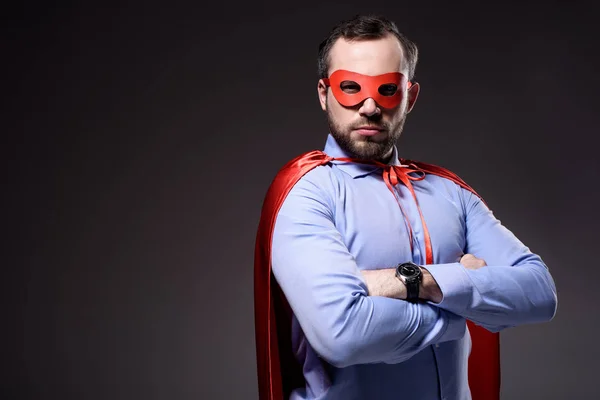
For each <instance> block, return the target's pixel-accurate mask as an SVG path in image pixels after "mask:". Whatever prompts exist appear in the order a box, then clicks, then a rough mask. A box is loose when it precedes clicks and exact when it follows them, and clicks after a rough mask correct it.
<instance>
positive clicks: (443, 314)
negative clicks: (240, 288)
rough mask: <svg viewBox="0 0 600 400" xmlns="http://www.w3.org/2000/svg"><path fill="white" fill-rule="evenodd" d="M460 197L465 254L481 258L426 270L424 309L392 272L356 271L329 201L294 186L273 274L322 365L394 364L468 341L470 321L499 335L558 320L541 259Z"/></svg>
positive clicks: (303, 184)
mask: <svg viewBox="0 0 600 400" xmlns="http://www.w3.org/2000/svg"><path fill="white" fill-rule="evenodd" d="M463 196H464V197H465V204H466V206H465V212H466V223H467V229H466V243H467V247H466V249H465V253H470V254H472V255H475V257H472V258H471V257H470V256H468V257H466V259H465V258H463V259H462V260H461V261H462V262H463V263H464V265H463V264H461V263H459V262H455V263H448V264H431V265H427V266H426V270H424V273H425V276H424V281H423V286H422V287H421V290H420V293H422V297H423V299H424V300H426V301H424V302H420V303H409V302H406V301H403V300H401V299H402V298H403V296H405V294H403V287H402V283H401V282H399V281H398V280H397V279H396V278H395V277H394V276H393V270H392V269H387V270H375V271H364V272H361V271H360V270H359V268H358V266H357V264H356V261H355V259H354V257H353V256H352V254H351V253H350V252H349V250H348V248H347V246H346V245H345V243H344V240H343V237H342V235H341V234H340V232H339V231H338V230H337V228H336V227H335V224H334V217H333V213H332V209H333V207H332V204H331V199H329V198H328V197H327V195H326V194H323V193H322V192H321V191H320V190H319V189H317V188H316V186H315V185H314V184H313V183H311V182H310V181H309V180H307V179H301V180H300V181H299V182H298V183H297V184H296V186H295V187H294V188H293V189H292V191H291V192H290V193H289V195H288V197H287V198H286V200H285V202H284V204H283V206H282V208H281V210H280V212H279V214H278V217H277V222H276V225H275V231H274V236H273V244H272V266H273V273H274V275H275V278H276V279H277V281H278V283H279V285H280V286H281V288H282V290H283V292H284V293H285V295H286V298H287V300H288V302H289V304H290V306H291V307H292V310H293V311H294V314H295V315H296V318H297V319H298V322H299V323H300V326H301V327H302V330H303V332H304V334H305V335H306V338H307V340H308V342H309V343H310V344H311V346H312V347H313V348H314V350H315V351H316V352H317V353H318V354H319V355H320V356H321V357H323V358H324V359H325V360H326V361H327V362H329V363H330V364H332V365H334V366H337V367H345V366H349V365H354V364H366V363H378V362H384V363H398V362H402V361H405V360H407V359H408V358H410V357H412V356H413V355H414V354H416V353H418V352H419V351H421V350H422V349H424V348H425V347H427V346H430V345H432V344H436V343H441V342H445V341H450V340H457V339H460V338H462V337H463V336H464V334H465V329H466V319H469V320H471V321H473V322H475V323H477V324H479V325H481V326H483V327H485V328H487V329H489V330H490V331H494V332H496V331H500V330H502V329H504V328H507V327H512V326H517V325H521V324H528V323H536V322H544V321H548V320H550V319H552V318H553V316H554V313H555V311H556V304H557V299H556V288H555V285H554V281H553V280H552V277H551V275H550V273H549V272H548V269H547V268H546V266H545V265H544V263H543V262H542V260H541V259H540V257H539V256H537V255H535V254H533V253H531V252H530V251H529V249H527V247H525V246H524V245H523V244H522V243H521V242H520V241H519V240H518V239H517V238H516V237H515V236H514V235H513V234H512V233H511V232H510V231H509V230H507V229H506V228H505V227H503V226H502V225H501V224H500V222H499V221H498V220H497V219H496V218H495V217H494V216H493V215H492V213H491V212H490V211H489V210H488V209H487V207H486V206H485V205H484V204H483V203H482V202H481V201H480V200H479V199H478V198H477V197H476V196H474V195H472V194H471V193H470V192H467V191H464V192H463ZM483 260H485V262H486V263H487V264H488V265H483V263H482V261H483Z"/></svg>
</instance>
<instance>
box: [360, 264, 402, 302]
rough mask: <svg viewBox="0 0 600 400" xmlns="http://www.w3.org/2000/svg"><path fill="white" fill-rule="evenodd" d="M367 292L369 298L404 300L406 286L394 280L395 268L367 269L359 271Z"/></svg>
mask: <svg viewBox="0 0 600 400" xmlns="http://www.w3.org/2000/svg"><path fill="white" fill-rule="evenodd" d="M360 272H361V274H362V276H363V278H364V280H365V282H366V283H367V289H368V290H369V296H382V297H389V298H391V299H401V300H404V299H406V286H404V283H402V282H401V281H400V280H399V279H398V278H396V269H395V268H385V269H367V270H362V271H360Z"/></svg>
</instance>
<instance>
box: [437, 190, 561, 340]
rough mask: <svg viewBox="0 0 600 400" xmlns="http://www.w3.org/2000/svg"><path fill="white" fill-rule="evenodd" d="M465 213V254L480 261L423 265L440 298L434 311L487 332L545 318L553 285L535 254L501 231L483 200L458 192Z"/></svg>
mask: <svg viewBox="0 0 600 400" xmlns="http://www.w3.org/2000/svg"><path fill="white" fill-rule="evenodd" d="M461 191H462V193H461V194H462V195H463V196H464V199H465V201H464V204H465V214H466V249H465V253H469V254H473V255H474V256H476V257H478V258H481V259H483V260H485V261H486V264H487V266H484V267H483V268H479V269H477V270H470V269H467V268H465V267H464V266H463V265H462V264H460V263H450V264H437V265H427V266H426V268H427V269H428V270H429V271H430V272H431V274H432V276H433V277H434V278H435V280H436V282H437V283H438V285H439V287H440V289H441V291H442V293H443V299H442V301H441V302H440V303H438V304H437V305H438V307H440V308H442V309H445V310H448V311H451V312H453V313H456V314H458V315H461V316H463V317H465V318H466V319H469V320H471V321H473V322H475V323H476V324H478V325H481V326H483V327H485V328H486V329H488V330H490V331H492V332H498V331H500V330H502V329H504V328H508V327H514V326H517V325H522V324H528V323H538V322H546V321H549V320H551V319H552V318H553V317H554V315H555V313H556V307H557V295H556V286H555V283H554V280H553V278H552V276H551V275H550V272H549V270H548V268H547V267H546V265H545V264H544V262H543V261H542V259H541V258H540V256H538V255H537V254H534V253H532V252H531V251H530V250H529V248H527V247H526V246H525V245H524V244H523V243H521V241H519V239H517V238H516V237H515V235H514V234H513V233H512V232H511V231H509V230H508V229H507V228H506V227H504V226H503V225H502V224H501V223H500V221H499V220H498V219H496V218H495V217H494V215H493V213H492V212H491V211H490V210H489V208H488V207H487V206H486V205H485V203H484V202H483V201H481V199H480V198H479V197H477V196H476V195H474V194H472V193H471V192H469V191H467V190H464V189H461Z"/></svg>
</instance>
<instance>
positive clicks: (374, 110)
mask: <svg viewBox="0 0 600 400" xmlns="http://www.w3.org/2000/svg"><path fill="white" fill-rule="evenodd" d="M358 112H359V113H360V114H361V115H365V116H367V117H370V116H373V115H377V114H379V113H381V110H380V109H379V106H378V105H377V103H376V102H375V100H373V98H372V97H369V98H367V99H365V101H363V103H362V105H361V106H360V109H359V110H358Z"/></svg>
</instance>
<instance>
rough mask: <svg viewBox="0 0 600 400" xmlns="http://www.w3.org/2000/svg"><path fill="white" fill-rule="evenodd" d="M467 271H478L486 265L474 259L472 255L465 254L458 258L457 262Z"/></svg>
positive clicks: (483, 261)
mask: <svg viewBox="0 0 600 400" xmlns="http://www.w3.org/2000/svg"><path fill="white" fill-rule="evenodd" d="M459 262H460V263H461V264H462V265H463V266H464V267H465V268H467V269H473V270H475V269H479V268H481V267H485V266H486V265H487V264H486V263H485V260H483V259H481V258H477V257H475V256H474V255H473V254H465V255H464V256H462V257H461V258H460V261H459Z"/></svg>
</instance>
